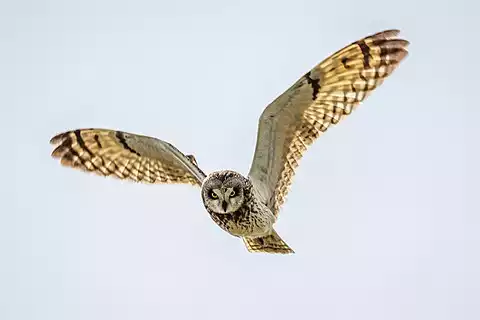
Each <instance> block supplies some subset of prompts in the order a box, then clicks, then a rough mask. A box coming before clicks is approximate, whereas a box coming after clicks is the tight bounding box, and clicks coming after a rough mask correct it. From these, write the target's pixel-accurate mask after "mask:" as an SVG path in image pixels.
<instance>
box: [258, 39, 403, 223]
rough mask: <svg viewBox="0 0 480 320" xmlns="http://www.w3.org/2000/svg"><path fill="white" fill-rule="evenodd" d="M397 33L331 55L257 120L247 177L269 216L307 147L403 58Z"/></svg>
mask: <svg viewBox="0 0 480 320" xmlns="http://www.w3.org/2000/svg"><path fill="white" fill-rule="evenodd" d="M398 33H399V31H398V30H388V31H384V32H380V33H376V34H374V35H371V36H369V37H366V38H364V39H361V40H359V41H356V42H354V43H352V44H350V45H348V46H346V47H345V48H343V49H341V50H339V51H338V52H336V53H334V54H333V55H331V56H330V57H328V58H327V59H325V60H324V61H322V62H321V63H320V64H318V65H317V66H315V67H314V68H313V69H312V70H310V71H309V72H307V73H306V74H305V75H304V76H303V77H301V78H300V79H299V80H298V81H297V82H296V83H295V84H293V86H292V87H290V88H289V89H288V90H287V91H286V92H284V93H283V94H282V95H280V96H279V97H278V98H277V99H276V100H275V101H273V102H272V103H271V104H270V105H268V106H267V108H266V109H265V110H264V112H263V113H262V115H261V116H260V120H259V126H258V135H257V145H256V149H255V154H254V157H253V163H252V166H251V168H250V172H249V177H250V179H251V180H252V183H253V184H254V185H255V187H256V188H257V189H258V191H259V193H260V195H261V196H262V197H263V198H264V201H265V203H266V204H267V205H268V206H269V207H270V209H271V210H272V211H273V212H274V214H275V215H278V211H279V208H280V206H281V205H282V204H283V202H284V201H285V197H286V195H287V192H288V189H289V187H290V184H291V183H292V178H293V175H294V172H295V168H296V167H297V166H298V162H299V160H300V158H301V157H302V155H303V154H304V152H305V151H306V150H307V147H308V146H309V145H310V144H312V143H313V142H314V141H315V140H316V138H318V137H319V136H320V134H321V133H323V132H325V131H326V130H327V129H328V128H329V127H330V126H331V125H333V124H337V123H338V122H339V121H340V120H341V119H343V118H344V116H346V115H349V114H350V113H351V112H352V111H353V109H354V108H355V107H356V106H357V105H358V104H359V103H360V102H362V101H363V100H364V99H365V98H366V97H367V95H368V94H370V93H371V92H372V91H373V90H374V89H375V88H376V87H378V86H379V85H380V84H381V83H382V82H383V80H384V79H385V78H386V77H388V76H389V75H390V74H391V73H392V72H393V70H394V69H395V68H396V67H397V66H398V64H399V63H400V61H402V60H403V59H404V58H405V57H406V56H407V54H408V53H407V46H408V44H409V43H408V41H406V40H402V39H398V38H396V36H397V35H398Z"/></svg>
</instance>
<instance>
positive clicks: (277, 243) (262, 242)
mask: <svg viewBox="0 0 480 320" xmlns="http://www.w3.org/2000/svg"><path fill="white" fill-rule="evenodd" d="M243 242H244V243H245V246H246V247H247V249H248V251H250V252H267V253H279V254H288V253H295V252H294V251H293V250H292V249H291V248H290V247H289V246H288V244H286V243H285V241H283V240H282V238H280V236H279V235H278V234H277V232H276V231H275V230H272V233H271V234H270V235H268V236H264V237H258V238H249V237H244V238H243Z"/></svg>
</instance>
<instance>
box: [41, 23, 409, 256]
mask: <svg viewBox="0 0 480 320" xmlns="http://www.w3.org/2000/svg"><path fill="white" fill-rule="evenodd" d="M398 33H399V31H398V30H388V31H384V32H380V33H377V34H374V35H371V36H369V37H366V38H364V39H361V40H359V41H356V42H354V43H352V44H350V45H348V46H346V47H345V48H343V49H341V50H339V51H338V52H336V53H334V54H333V55H331V56H330V57H328V58H327V59H325V60H324V61H322V62H321V63H319V64H318V65H317V66H315V67H314V68H313V69H312V70H310V71H309V72H307V73H306V74H305V75H304V76H302V77H301V78H300V79H299V80H298V81H297V82H295V83H294V84H293V85H292V86H291V87H290V88H289V89H288V90H287V91H285V92H284V93H283V94H282V95H280V96H279V97H278V98H277V99H275V101H273V102H272V103H271V104H270V105H268V106H267V108H266V109H265V110H264V111H263V113H262V115H261V117H260V121H259V127H258V135H257V144H256V148H255V154H254V158H253V162H252V165H251V168H250V172H249V174H248V176H247V177H244V176H242V175H240V174H239V173H236V172H233V171H228V170H225V171H216V172H213V173H211V174H210V175H208V176H206V175H205V174H204V173H203V172H202V170H200V168H199V167H198V165H197V162H196V160H195V158H194V157H193V156H191V155H184V154H183V153H182V152H180V151H179V150H178V149H177V148H175V147H174V146H173V145H171V144H170V143H168V142H165V141H162V140H159V139H155V138H151V137H146V136H141V135H136V134H132V133H126V132H121V131H115V130H107V129H79V130H74V131H69V132H65V133H62V134H59V135H57V136H55V137H54V138H52V140H51V143H53V144H56V145H58V146H57V148H56V149H55V150H54V151H53V153H52V156H54V157H57V158H60V159H61V163H62V164H63V165H66V166H71V167H75V168H80V169H83V170H85V171H90V172H95V173H97V174H99V175H103V176H110V175H112V176H115V177H118V178H120V179H131V180H133V181H138V182H146V183H188V184H192V185H198V186H201V188H202V191H201V193H202V200H203V202H204V205H205V208H206V210H207V211H208V212H209V214H210V216H211V217H212V219H213V220H214V221H215V222H216V223H217V224H218V225H219V226H220V227H221V228H222V229H223V230H225V231H227V232H229V233H230V234H232V235H234V236H238V237H241V238H242V239H243V240H244V242H245V245H246V247H247V249H248V250H249V251H250V252H269V253H293V250H292V249H291V248H290V247H289V246H288V245H287V244H286V243H285V242H284V241H283V240H282V239H281V238H280V237H279V236H278V234H277V233H276V232H275V230H274V229H273V224H274V223H275V221H276V219H277V218H278V213H279V210H280V207H281V205H282V204H283V203H284V202H285V198H286V195H287V193H288V190H289V187H290V185H291V183H292V178H293V175H294V173H295V168H296V167H297V166H298V162H299V160H300V159H301V157H302V156H303V154H304V152H305V151H306V150H307V148H308V146H309V145H311V144H312V143H313V142H314V141H315V140H316V139H317V138H318V137H319V136H320V134H321V133H323V132H325V131H326V130H327V129H328V128H329V127H330V126H331V125H334V124H337V123H338V122H339V121H340V120H342V119H343V118H344V116H346V115H349V114H350V113H351V112H352V111H353V110H354V109H355V107H356V106H357V105H358V104H359V103H360V102H362V101H363V100H364V99H365V98H366V97H367V96H368V95H369V94H370V93H371V92H372V91H373V90H374V89H375V88H376V87H378V86H379V85H380V84H381V83H382V82H383V80H384V79H385V78H387V77H388V76H389V75H390V74H391V73H392V72H393V70H394V69H395V68H396V67H397V66H398V64H399V63H400V61H402V60H403V59H404V58H405V57H406V56H407V46H408V44H409V43H408V42H407V41H406V40H402V39H398V38H397V35H398Z"/></svg>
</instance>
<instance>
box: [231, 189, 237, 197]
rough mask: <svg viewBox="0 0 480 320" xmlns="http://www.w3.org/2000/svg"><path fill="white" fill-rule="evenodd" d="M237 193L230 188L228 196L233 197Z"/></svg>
mask: <svg viewBox="0 0 480 320" xmlns="http://www.w3.org/2000/svg"><path fill="white" fill-rule="evenodd" d="M236 195H237V193H236V192H235V190H232V192H230V198H233V197H235V196H236Z"/></svg>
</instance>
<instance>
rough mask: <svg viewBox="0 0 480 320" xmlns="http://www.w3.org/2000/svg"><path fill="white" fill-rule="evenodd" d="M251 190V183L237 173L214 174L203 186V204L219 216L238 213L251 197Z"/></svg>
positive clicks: (225, 171) (220, 172) (221, 172)
mask: <svg viewBox="0 0 480 320" xmlns="http://www.w3.org/2000/svg"><path fill="white" fill-rule="evenodd" d="M250 188H251V184H250V181H249V180H248V179H246V178H245V177H243V176H242V175H241V174H239V173H237V172H235V171H230V170H223V171H216V172H213V173H211V174H210V175H208V177H207V178H206V179H205V181H204V183H203V184H202V200H203V204H204V205H205V208H207V210H210V211H212V212H215V213H217V214H229V213H233V212H236V211H237V210H238V209H240V207H241V206H242V205H243V204H244V202H245V199H246V198H247V197H249V194H250Z"/></svg>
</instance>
